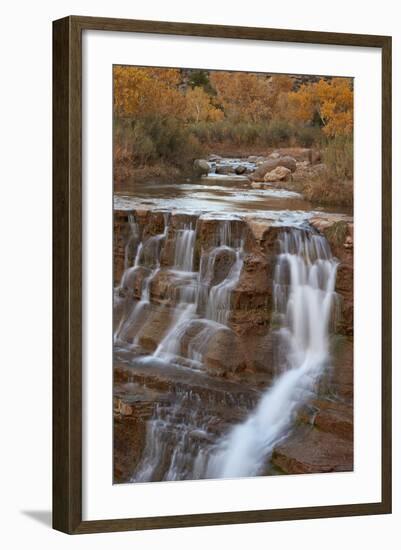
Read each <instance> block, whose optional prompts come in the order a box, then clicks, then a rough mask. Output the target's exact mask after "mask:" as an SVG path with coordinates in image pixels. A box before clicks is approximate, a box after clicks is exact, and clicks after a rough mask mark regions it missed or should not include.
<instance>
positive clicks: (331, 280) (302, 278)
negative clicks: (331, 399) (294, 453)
mask: <svg viewBox="0 0 401 550" xmlns="http://www.w3.org/2000/svg"><path fill="white" fill-rule="evenodd" d="M279 246H280V252H279V255H278V258H277V264H276V270H275V277H274V303H275V308H276V311H275V314H276V316H277V318H278V319H279V321H280V323H281V328H280V329H279V338H280V339H281V344H282V345H283V346H284V349H285V354H284V356H285V361H284V362H283V364H282V365H280V366H279V368H280V370H281V371H282V372H281V374H279V376H278V377H277V378H276V380H275V381H274V382H273V384H272V386H271V387H270V388H269V389H268V390H267V391H266V393H265V394H264V395H263V397H262V399H261V400H260V402H259V404H258V406H257V408H256V410H255V411H254V412H253V413H252V414H251V415H250V416H249V418H248V419H247V420H246V421H245V422H244V423H242V424H240V425H238V426H236V427H234V428H233V429H232V431H231V432H230V433H229V434H228V435H227V436H226V437H225V438H224V439H223V441H222V442H221V443H220V444H219V446H218V448H217V450H216V451H215V452H214V453H212V455H211V457H210V459H209V464H208V471H207V476H208V477H219V478H220V477H245V476H254V475H258V474H260V473H261V471H262V469H263V467H264V466H265V465H266V462H267V460H268V459H269V457H270V455H271V453H272V450H273V448H274V447H275V445H277V443H279V442H280V441H281V440H283V439H284V438H285V437H286V436H287V435H288V433H289V431H290V430H291V426H292V422H293V420H294V415H295V413H296V411H297V410H298V409H299V407H300V406H301V405H302V404H303V403H305V402H306V401H307V400H308V398H310V397H311V396H312V395H313V391H314V389H315V387H316V384H317V382H318V380H319V378H320V377H321V375H322V374H323V372H324V371H325V369H326V368H327V366H328V365H329V362H330V355H329V327H330V322H331V318H332V316H333V310H334V311H335V309H336V307H335V306H336V305H337V297H336V293H335V290H334V289H335V281H336V271H337V265H338V263H337V261H336V260H335V259H334V258H333V257H332V256H331V252H330V249H329V246H328V244H327V241H326V240H325V238H324V237H322V236H319V235H315V234H312V233H310V232H308V231H303V230H298V229H296V230H285V231H283V232H282V233H281V235H280V238H279Z"/></svg>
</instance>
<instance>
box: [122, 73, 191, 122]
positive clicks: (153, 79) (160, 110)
mask: <svg viewBox="0 0 401 550" xmlns="http://www.w3.org/2000/svg"><path fill="white" fill-rule="evenodd" d="M113 81H114V108H115V112H116V114H117V115H118V116H120V117H135V116H138V115H140V116H144V115H147V114H152V115H158V116H160V117H164V116H173V117H176V118H184V117H185V112H186V104H185V98H184V96H183V94H182V93H180V91H179V90H178V84H179V81H180V73H179V70H177V69H155V68H142V67H140V68H138V67H127V66H117V67H114V72H113Z"/></svg>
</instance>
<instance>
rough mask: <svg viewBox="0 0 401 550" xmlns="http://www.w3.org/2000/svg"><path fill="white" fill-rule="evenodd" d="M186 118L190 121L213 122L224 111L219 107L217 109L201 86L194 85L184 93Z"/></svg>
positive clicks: (219, 117)
mask: <svg viewBox="0 0 401 550" xmlns="http://www.w3.org/2000/svg"><path fill="white" fill-rule="evenodd" d="M185 99H186V105H187V107H186V118H187V120H188V121H190V122H204V121H209V122H214V121H217V120H221V119H222V118H224V113H223V111H222V110H221V109H217V108H216V107H215V106H214V105H213V103H212V99H211V97H210V95H208V94H207V93H206V92H205V91H204V89H203V88H201V87H199V86H196V87H195V88H190V89H189V90H188V91H187V93H186V95H185Z"/></svg>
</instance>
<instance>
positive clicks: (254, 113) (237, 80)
mask: <svg viewBox="0 0 401 550" xmlns="http://www.w3.org/2000/svg"><path fill="white" fill-rule="evenodd" d="M210 81H211V84H212V86H213V87H214V89H215V90H216V93H217V97H216V101H217V102H218V103H220V105H221V106H222V107H223V109H224V112H225V115H226V116H227V117H228V118H231V119H234V120H244V121H250V122H260V121H263V120H268V119H270V118H271V117H272V115H273V110H274V105H275V103H276V101H277V99H278V97H279V95H280V94H281V93H282V92H288V91H289V90H290V89H291V87H292V81H291V79H290V78H289V77H287V76H273V77H270V78H269V77H267V76H266V75H259V74H252V73H240V72H226V71H219V72H211V73H210Z"/></svg>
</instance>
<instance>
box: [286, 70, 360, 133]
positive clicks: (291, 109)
mask: <svg viewBox="0 0 401 550" xmlns="http://www.w3.org/2000/svg"><path fill="white" fill-rule="evenodd" d="M353 95H354V94H353V90H352V88H351V84H350V80H349V79H348V78H333V79H332V80H330V81H326V80H319V82H316V83H314V84H303V85H302V86H301V87H300V89H299V90H298V91H297V92H290V93H289V94H288V96H287V100H288V103H287V106H288V113H287V117H288V118H291V119H292V120H298V121H300V122H310V121H312V120H313V118H314V116H315V114H316V113H317V115H318V116H319V119H320V121H321V123H322V125H323V131H324V133H325V134H326V135H327V136H329V137H336V136H349V135H351V134H352V129H353Z"/></svg>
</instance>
